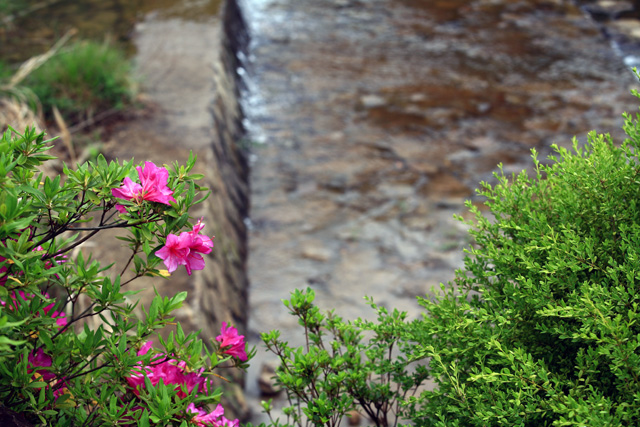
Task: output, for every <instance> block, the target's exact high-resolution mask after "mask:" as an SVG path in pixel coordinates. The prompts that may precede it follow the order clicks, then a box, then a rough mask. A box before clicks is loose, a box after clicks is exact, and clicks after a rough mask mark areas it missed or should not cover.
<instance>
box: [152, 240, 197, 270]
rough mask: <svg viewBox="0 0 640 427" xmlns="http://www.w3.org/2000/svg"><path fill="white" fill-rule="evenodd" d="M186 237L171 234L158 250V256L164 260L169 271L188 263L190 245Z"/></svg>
mask: <svg viewBox="0 0 640 427" xmlns="http://www.w3.org/2000/svg"><path fill="white" fill-rule="evenodd" d="M186 243H187V242H186V241H185V240H184V239H180V237H178V236H176V235H175V234H169V235H168V236H167V241H166V242H165V245H164V246H163V247H162V248H161V249H160V250H158V251H157V252H156V256H157V257H158V258H160V259H162V261H163V262H164V265H165V266H167V270H168V271H169V273H173V272H174V271H176V269H177V268H178V266H179V265H186V264H187V257H188V256H189V247H188V246H187V245H186Z"/></svg>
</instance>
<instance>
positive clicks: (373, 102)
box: [360, 95, 387, 108]
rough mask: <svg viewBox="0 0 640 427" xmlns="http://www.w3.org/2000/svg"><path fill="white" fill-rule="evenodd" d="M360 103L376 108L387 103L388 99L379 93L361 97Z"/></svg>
mask: <svg viewBox="0 0 640 427" xmlns="http://www.w3.org/2000/svg"><path fill="white" fill-rule="evenodd" d="M360 103H361V104H362V106H363V107H364V108H376V107H382V106H384V105H386V104H387V101H385V99H384V98H382V97H381V96H378V95H365V96H363V97H361V98H360Z"/></svg>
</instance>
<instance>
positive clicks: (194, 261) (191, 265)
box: [156, 218, 213, 275]
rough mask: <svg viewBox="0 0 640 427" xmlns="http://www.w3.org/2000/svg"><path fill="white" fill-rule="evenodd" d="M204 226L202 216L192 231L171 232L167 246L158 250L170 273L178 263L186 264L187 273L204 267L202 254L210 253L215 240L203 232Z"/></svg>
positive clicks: (158, 254)
mask: <svg viewBox="0 0 640 427" xmlns="http://www.w3.org/2000/svg"><path fill="white" fill-rule="evenodd" d="M203 228H204V224H203V223H202V218H201V219H200V220H198V222H197V223H196V225H194V226H193V228H192V230H191V231H183V232H182V233H180V236H176V235H175V234H169V235H168V236H167V241H166V243H165V246H164V247H162V249H160V250H159V251H157V252H156V255H157V256H158V258H161V259H162V260H163V262H164V265H165V266H166V267H167V270H168V271H169V273H172V272H174V271H175V270H176V269H177V268H178V265H184V266H185V268H186V269H187V274H189V275H191V272H192V271H193V270H202V269H204V258H203V257H202V255H201V254H208V253H209V252H211V249H212V248H213V241H212V240H211V239H210V238H209V237H208V236H204V235H202V234H199V233H200V231H201V230H202V229H203Z"/></svg>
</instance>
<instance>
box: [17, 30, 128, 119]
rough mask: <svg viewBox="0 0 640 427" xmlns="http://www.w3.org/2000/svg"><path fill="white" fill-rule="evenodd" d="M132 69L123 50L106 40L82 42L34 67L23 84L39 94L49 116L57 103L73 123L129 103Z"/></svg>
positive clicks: (38, 96)
mask: <svg viewBox="0 0 640 427" xmlns="http://www.w3.org/2000/svg"><path fill="white" fill-rule="evenodd" d="M130 71H131V64H130V62H129V60H128V59H127V58H126V57H125V55H124V53H123V52H122V51H121V50H119V49H117V48H115V47H113V46H111V45H109V44H107V43H97V42H93V41H81V42H75V43H73V44H71V45H69V46H68V47H67V48H65V49H63V50H61V51H60V52H59V53H57V54H56V55H55V56H53V57H52V58H51V59H49V61H47V64H46V66H44V67H40V68H38V69H36V70H34V71H33V72H32V73H31V74H29V76H28V77H27V78H26V79H25V81H24V85H25V86H27V87H28V88H30V89H31V90H32V91H33V92H34V94H35V95H36V96H37V98H38V99H39V101H40V102H41V103H42V106H43V110H44V113H45V115H46V116H47V117H49V118H51V117H53V116H52V114H53V113H52V108H53V107H54V106H55V107H57V108H58V109H59V110H60V112H61V113H62V115H63V116H64V117H65V118H67V119H68V120H70V121H72V122H74V121H78V120H81V119H87V118H91V117H92V116H94V115H95V114H97V113H100V112H103V111H106V110H109V109H111V108H116V109H119V108H122V107H123V106H125V105H127V104H128V103H130V102H131V98H132V96H133V85H132V82H131V79H130Z"/></svg>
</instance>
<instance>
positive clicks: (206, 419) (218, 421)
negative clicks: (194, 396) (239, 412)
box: [187, 403, 240, 427]
mask: <svg viewBox="0 0 640 427" xmlns="http://www.w3.org/2000/svg"><path fill="white" fill-rule="evenodd" d="M187 411H188V412H189V413H191V414H195V415H194V416H193V418H191V422H192V423H193V424H195V425H197V426H201V427H239V425H240V421H239V420H233V421H230V420H228V419H226V418H225V417H224V408H223V407H222V405H220V404H218V406H217V407H216V409H214V410H213V411H212V412H209V413H207V411H205V410H204V409H201V408H196V407H195V405H194V404H193V403H190V404H189V406H187Z"/></svg>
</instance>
